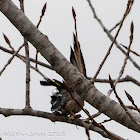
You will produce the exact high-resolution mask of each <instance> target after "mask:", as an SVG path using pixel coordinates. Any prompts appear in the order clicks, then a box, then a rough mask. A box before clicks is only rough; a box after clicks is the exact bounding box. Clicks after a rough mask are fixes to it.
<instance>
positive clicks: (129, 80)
mask: <svg viewBox="0 0 140 140" xmlns="http://www.w3.org/2000/svg"><path fill="white" fill-rule="evenodd" d="M112 81H113V82H115V81H116V79H112ZM95 82H100V83H109V80H108V79H96V80H95ZM121 82H132V83H134V84H136V85H137V86H140V82H139V81H137V80H136V79H134V78H133V77H131V76H129V75H126V76H125V77H124V78H121V79H119V81H118V83H121Z"/></svg>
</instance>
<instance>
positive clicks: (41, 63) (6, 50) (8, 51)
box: [0, 46, 54, 70]
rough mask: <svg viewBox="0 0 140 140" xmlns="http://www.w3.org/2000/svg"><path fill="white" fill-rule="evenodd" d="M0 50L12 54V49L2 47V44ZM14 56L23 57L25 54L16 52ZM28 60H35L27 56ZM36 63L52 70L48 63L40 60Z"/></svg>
mask: <svg viewBox="0 0 140 140" xmlns="http://www.w3.org/2000/svg"><path fill="white" fill-rule="evenodd" d="M0 50H2V51H4V52H6V53H9V54H14V51H11V50H9V49H6V48H4V47H2V46H0ZM16 57H18V58H20V57H22V58H25V56H23V55H21V54H19V53H17V54H16ZM29 60H30V61H31V62H33V63H36V62H35V59H33V58H29ZM37 64H38V65H40V66H43V67H45V68H48V69H50V70H54V69H53V68H52V67H51V66H50V65H48V64H45V63H43V62H41V61H37Z"/></svg>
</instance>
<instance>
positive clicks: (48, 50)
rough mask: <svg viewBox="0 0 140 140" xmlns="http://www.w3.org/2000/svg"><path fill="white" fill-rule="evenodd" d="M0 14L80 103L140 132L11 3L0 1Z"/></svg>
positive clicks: (4, 0) (127, 117)
mask: <svg viewBox="0 0 140 140" xmlns="http://www.w3.org/2000/svg"><path fill="white" fill-rule="evenodd" d="M0 11H1V12H2V13H3V14H4V15H5V16H6V17H7V18H8V19H9V20H10V21H11V23H12V24H13V25H14V26H15V27H16V28H17V29H18V30H19V31H20V32H21V34H22V35H23V36H24V37H25V38H26V39H27V40H28V41H29V42H30V43H31V44H32V45H33V46H34V47H36V48H37V49H38V50H39V52H40V53H41V54H42V56H43V57H44V58H45V59H46V60H47V61H48V62H49V63H50V64H51V65H52V67H53V68H54V70H55V71H56V72H57V73H59V74H60V75H61V76H62V77H63V78H64V80H65V81H66V83H67V84H68V85H69V86H70V87H71V88H72V89H73V90H74V91H76V92H77V93H78V94H79V95H80V96H81V97H82V98H83V99H84V100H86V101H87V102H88V103H90V104H91V105H92V106H93V107H95V108H97V109H98V110H99V111H100V112H102V113H104V114H105V115H107V116H109V117H110V118H111V119H112V120H115V121H117V122H119V123H121V124H123V125H124V126H126V127H128V128H130V129H133V130H135V131H137V132H140V128H139V127H138V126H137V125H136V124H135V123H134V122H133V121H131V119H130V118H129V116H128V115H127V114H126V112H125V110H124V109H123V108H122V107H121V106H120V105H119V104H118V103H117V102H115V101H113V100H111V99H110V98H109V97H107V96H105V95H104V94H102V93H101V92H100V91H99V90H97V89H96V87H95V86H94V85H93V84H92V83H91V81H90V80H88V79H87V78H85V77H84V76H83V75H82V74H81V73H80V72H79V71H78V69H77V68H76V67H74V66H73V65H72V64H71V63H70V62H69V61H67V60H66V58H65V57H64V56H63V55H62V54H61V53H60V52H59V51H58V50H57V48H55V46H54V45H53V44H52V43H51V42H50V41H49V39H48V37H47V36H45V35H43V34H42V33H41V32H40V31H39V30H38V29H37V28H36V27H35V25H33V24H32V23H31V22H30V21H29V19H28V18H27V17H26V16H25V15H24V13H23V12H22V11H21V10H19V9H18V8H17V6H15V4H14V3H13V2H12V1H11V0H0ZM130 112H131V114H132V115H133V117H134V118H136V119H137V122H140V115H139V114H138V113H135V112H132V111H131V110H130Z"/></svg>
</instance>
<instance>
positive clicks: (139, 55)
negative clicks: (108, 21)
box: [120, 44, 140, 57]
mask: <svg viewBox="0 0 140 140" xmlns="http://www.w3.org/2000/svg"><path fill="white" fill-rule="evenodd" d="M120 45H121V46H122V47H123V48H125V49H126V50H128V48H127V47H126V46H124V45H123V44H120ZM130 52H131V53H133V54H135V55H136V56H138V57H140V54H138V53H137V52H135V51H132V50H130Z"/></svg>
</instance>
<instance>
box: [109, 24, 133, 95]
mask: <svg viewBox="0 0 140 140" xmlns="http://www.w3.org/2000/svg"><path fill="white" fill-rule="evenodd" d="M130 32H131V35H130V43H129V46H128V51H127V54H126V57H125V59H124V63H123V66H122V68H121V70H120V72H119V76H118V78H117V79H116V81H115V82H114V86H115V87H116V85H117V83H118V81H119V80H120V78H121V77H122V75H123V73H124V69H125V67H126V64H127V60H128V58H129V53H130V47H131V45H132V42H133V32H134V25H133V22H132V23H131V27H130ZM112 91H113V89H112V90H109V91H108V95H110V94H111V92H112Z"/></svg>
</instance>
